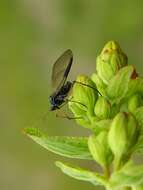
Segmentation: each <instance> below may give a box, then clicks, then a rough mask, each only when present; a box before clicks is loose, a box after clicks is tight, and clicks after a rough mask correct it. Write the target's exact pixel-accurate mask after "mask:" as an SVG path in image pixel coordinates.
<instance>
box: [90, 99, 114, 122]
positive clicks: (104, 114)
mask: <svg viewBox="0 0 143 190" xmlns="http://www.w3.org/2000/svg"><path fill="white" fill-rule="evenodd" d="M110 110H111V106H110V103H109V102H108V101H107V100H106V99H105V98H104V97H103V96H100V97H98V100H97V102H96V104H95V108H94V112H95V115H96V116H98V117H99V118H100V119H107V118H109V116H110Z"/></svg>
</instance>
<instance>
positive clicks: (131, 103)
mask: <svg viewBox="0 0 143 190" xmlns="http://www.w3.org/2000/svg"><path fill="white" fill-rule="evenodd" d="M142 105H143V100H142V98H141V96H140V95H138V94H135V95H133V96H131V97H130V98H129V100H128V110H129V111H130V112H134V111H135V109H136V108H137V107H139V106H142Z"/></svg>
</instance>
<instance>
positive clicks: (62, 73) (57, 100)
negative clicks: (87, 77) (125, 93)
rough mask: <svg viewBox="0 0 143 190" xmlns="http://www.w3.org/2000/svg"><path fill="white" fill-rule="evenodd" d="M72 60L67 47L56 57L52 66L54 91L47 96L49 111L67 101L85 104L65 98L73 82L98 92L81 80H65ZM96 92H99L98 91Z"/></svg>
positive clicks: (70, 52) (58, 107)
mask: <svg viewBox="0 0 143 190" xmlns="http://www.w3.org/2000/svg"><path fill="white" fill-rule="evenodd" d="M72 62H73V54H72V51H71V50H70V49H68V50H66V51H65V52H64V53H63V54H62V55H61V56H60V57H59V58H58V59H57V61H56V62H55V64H54V66H53V71H52V86H53V87H54V92H53V93H52V95H51V96H50V97H49V99H50V104H51V109H50V110H51V111H54V110H56V109H60V108H61V107H62V106H63V105H64V103H65V104H66V103H67V102H68V101H71V102H75V103H78V104H81V105H82V106H85V105H83V104H82V103H80V102H76V101H73V100H68V99H67V97H68V95H69V92H70V90H71V88H72V86H73V85H74V83H79V84H80V85H84V86H87V87H89V88H92V89H93V90H96V91H97V92H98V90H97V89H95V88H93V87H91V86H89V85H86V84H83V83H81V82H78V81H73V82H70V81H67V77H68V74H69V71H70V69H71V66H72ZM98 93H99V94H100V92H98ZM100 95H101V94H100ZM85 107H86V106H85Z"/></svg>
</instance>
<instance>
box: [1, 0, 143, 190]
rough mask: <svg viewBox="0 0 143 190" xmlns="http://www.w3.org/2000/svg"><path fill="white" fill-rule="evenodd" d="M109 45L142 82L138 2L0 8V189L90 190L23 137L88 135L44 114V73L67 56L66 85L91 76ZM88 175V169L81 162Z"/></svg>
mask: <svg viewBox="0 0 143 190" xmlns="http://www.w3.org/2000/svg"><path fill="white" fill-rule="evenodd" d="M112 39H113V40H116V41H118V42H119V43H120V45H121V47H122V48H123V50H124V51H125V52H126V53H127V55H128V57H129V63H131V64H134V65H135V66H136V67H137V71H138V72H139V73H140V74H143V69H142V60H143V1H141V0H136V1H130V0H126V1H123V0H120V1H114V0H107V1H106V0H88V1H87V0H59V1H58V0H41V1H40V0H5V1H0V65H1V69H0V87H1V93H0V113H1V114H0V124H1V125H0V189H1V190H25V189H26V190H33V189H34V190H49V189H50V190H63V189H68V190H73V189H74V190H78V189H79V188H80V189H82V190H86V189H88V190H94V189H95V187H94V186H92V185H90V184H87V183H85V182H80V181H76V180H74V179H72V178H69V177H67V176H65V175H64V174H62V173H61V171H60V170H59V169H58V168H56V166H55V165H54V162H55V161H56V160H65V161H67V162H72V163H75V165H76V164H79V161H78V160H77V161H76V160H74V161H71V160H70V159H65V158H62V157H60V156H57V155H54V154H52V153H50V152H48V151H46V150H45V149H43V148H42V147H40V146H39V145H37V144H35V143H34V142H33V141H31V140H30V139H28V138H27V137H26V136H24V135H23V134H22V132H21V131H22V128H24V127H25V126H32V125H36V126H38V127H41V128H42V129H43V130H45V131H46V132H47V134H49V135H70V136H74V135H77V136H80V135H87V134H88V131H87V130H85V129H82V128H81V127H79V126H77V124H76V123H75V122H74V121H67V120H64V119H60V118H56V117H55V114H54V113H49V114H48V115H47V118H46V119H45V120H40V119H39V118H42V116H43V113H45V112H46V111H47V110H48V109H49V103H48V96H49V95H50V93H51V86H50V76H51V69H52V65H53V63H54V61H55V60H56V59H57V57H58V56H59V55H60V54H61V53H63V52H64V51H65V50H66V49H68V48H70V49H72V51H73V53H74V63H75V64H74V65H73V68H72V71H71V78H75V77H76V75H78V74H81V73H84V74H87V75H90V74H91V73H92V72H93V71H94V70H95V59H96V56H97V55H98V54H99V53H100V51H101V48H102V47H103V45H104V44H105V43H106V42H107V41H109V40H112ZM80 165H81V166H84V167H85V168H86V167H89V168H92V169H94V167H95V166H94V165H93V163H87V162H84V161H81V162H80ZM96 189H97V188H96Z"/></svg>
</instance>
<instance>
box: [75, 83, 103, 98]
mask: <svg viewBox="0 0 143 190" xmlns="http://www.w3.org/2000/svg"><path fill="white" fill-rule="evenodd" d="M74 83H78V84H81V85H83V86H87V87H89V88H91V89H93V90H95V91H97V92H98V94H100V96H102V94H101V93H100V92H99V91H98V90H97V89H96V88H94V87H92V86H90V85H88V84H84V83H82V82H78V81H76V80H75V81H73V85H74Z"/></svg>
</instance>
